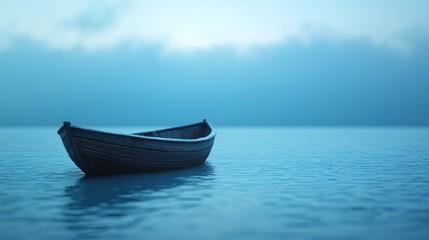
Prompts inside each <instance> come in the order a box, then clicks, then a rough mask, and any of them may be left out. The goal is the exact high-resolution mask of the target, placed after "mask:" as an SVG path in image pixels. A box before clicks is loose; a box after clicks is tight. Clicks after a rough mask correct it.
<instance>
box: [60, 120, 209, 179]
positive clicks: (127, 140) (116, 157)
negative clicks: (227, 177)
mask: <svg viewBox="0 0 429 240" xmlns="http://www.w3.org/2000/svg"><path fill="white" fill-rule="evenodd" d="M201 124H208V123H205V122H203V123H201ZM208 127H210V130H211V126H210V125H209V124H208ZM176 131H177V130H176ZM180 131H187V128H186V127H183V130H180ZM211 131H212V130H211ZM58 134H59V135H60V137H61V139H62V142H63V144H64V147H65V149H66V150H67V153H68V154H69V156H70V158H71V159H72V161H73V162H74V163H75V164H76V166H77V167H79V168H80V169H81V170H82V171H83V172H84V173H85V174H87V175H108V174H122V173H136V172H156V171H164V170H171V169H178V168H186V167H192V166H197V165H200V164H202V163H204V162H205V161H206V159H207V158H208V156H209V154H210V151H211V149H212V146H213V143H214V136H215V134H214V133H210V134H209V135H208V136H206V137H203V138H198V139H174V138H173V139H168V138H165V139H163V138H157V137H147V136H141V135H121V134H112V133H107V132H100V131H95V130H89V129H83V128H79V127H76V126H73V125H71V124H70V123H68V122H65V123H64V125H63V126H62V127H61V128H60V129H59V130H58Z"/></svg>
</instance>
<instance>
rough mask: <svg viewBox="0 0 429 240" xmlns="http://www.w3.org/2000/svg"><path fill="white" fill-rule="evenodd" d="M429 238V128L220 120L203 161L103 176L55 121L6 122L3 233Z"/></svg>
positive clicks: (0, 190) (0, 138) (0, 155)
mask: <svg viewBox="0 0 429 240" xmlns="http://www.w3.org/2000/svg"><path fill="white" fill-rule="evenodd" d="M101 129H105V130H114V131H117V132H124V133H126V132H136V131H140V130H141V128H101ZM145 129H147V128H145ZM428 235H429V128H219V129H218V135H217V138H216V141H215V145H214V148H213V151H212V153H211V155H210V157H209V159H208V161H207V163H206V164H205V165H202V166H200V167H196V168H191V169H185V170H178V171H170V172H163V173H156V174H135V175H121V176H111V177H101V178H100V177H99V178H87V177H85V176H84V175H83V173H82V172H80V170H79V169H78V168H77V167H76V166H75V165H74V164H73V162H72V161H71V160H70V159H69V158H68V155H67V154H66V152H65V150H64V148H63V146H62V143H61V140H60V138H59V137H58V135H56V128H1V129H0V239H47V238H64V239H66V238H67V239H118V238H122V239H144V238H146V239H225V238H227V239H228V238H229V239H286V238H289V239H298V238H299V239H426V237H427V236H428Z"/></svg>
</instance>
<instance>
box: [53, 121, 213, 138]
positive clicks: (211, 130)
mask: <svg viewBox="0 0 429 240" xmlns="http://www.w3.org/2000/svg"><path fill="white" fill-rule="evenodd" d="M65 124H66V123H64V125H65ZM199 124H206V125H207V126H208V128H209V129H210V134H208V135H207V136H205V137H202V138H192V139H184V138H162V137H151V136H145V135H137V134H144V133H150V132H161V131H169V130H176V129H182V128H187V127H192V126H196V125H199ZM64 125H63V126H62V127H61V128H60V129H58V134H59V133H60V132H61V131H62V130H63V128H64ZM70 128H75V129H80V130H83V131H88V132H94V133H102V134H107V135H114V136H121V137H128V138H135V139H143V140H154V141H161V142H174V143H178V142H183V143H198V142H205V141H208V140H210V139H212V138H214V137H215V136H216V131H215V130H214V129H213V127H212V125H211V124H210V123H209V122H208V121H206V120H205V119H204V120H203V121H202V122H198V123H193V124H188V125H183V126H178V127H171V128H163V129H159V130H152V131H146V132H141V133H132V134H123V133H111V132H106V131H101V130H96V129H91V128H84V127H79V126H76V125H73V124H71V123H70ZM73 137H74V136H73Z"/></svg>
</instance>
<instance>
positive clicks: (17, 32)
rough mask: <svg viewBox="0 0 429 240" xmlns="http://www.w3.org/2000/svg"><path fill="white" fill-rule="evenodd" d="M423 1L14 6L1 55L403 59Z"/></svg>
mask: <svg viewBox="0 0 429 240" xmlns="http://www.w3.org/2000/svg"><path fill="white" fill-rule="evenodd" d="M426 9H429V3H428V2H427V1H413V2H412V3H411V2H410V1H398V0H393V1H386V0H382V1H369V0H362V1H347V2H345V1H340V0H325V1H307V0H302V1H274V0H264V1H252V0H250V1H224V0H219V1H186V0H184V1H162V0H159V1H82V0H75V1H37V4H35V2H34V1H19V0H18V1H11V2H9V3H4V2H3V3H1V7H0V49H6V48H8V47H13V46H14V40H15V39H19V38H21V39H22V38H23V39H28V40H31V41H34V42H38V43H41V44H42V45H44V46H46V47H48V48H50V49H54V50H71V49H84V50H88V51H96V50H104V49H110V48H114V47H117V46H120V45H123V44H130V45H131V46H133V47H139V46H140V45H144V44H160V45H161V46H163V47H164V49H166V50H167V51H193V50H198V49H211V48H215V47H231V48H234V49H236V50H238V51H243V50H244V51H245V50H247V49H249V48H252V47H255V46H266V45H272V44H279V43H283V42H287V41H290V40H298V41H301V42H303V43H311V42H312V41H313V40H314V39H316V38H321V37H322V38H325V39H328V40H330V41H343V40H348V39H367V40H369V41H370V42H372V43H373V44H375V45H379V46H382V47H388V48H391V49H393V50H396V51H398V52H408V51H410V49H412V42H410V40H409V38H407V37H406V36H404V34H405V33H406V32H407V31H408V30H409V29H413V28H416V27H418V28H422V29H424V30H429V18H428V17H427V16H426V12H425V10H426Z"/></svg>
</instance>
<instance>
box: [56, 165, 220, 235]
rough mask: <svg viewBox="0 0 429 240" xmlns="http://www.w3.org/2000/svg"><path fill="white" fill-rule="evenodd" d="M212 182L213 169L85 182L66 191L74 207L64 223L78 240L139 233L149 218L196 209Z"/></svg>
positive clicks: (204, 167)
mask: <svg viewBox="0 0 429 240" xmlns="http://www.w3.org/2000/svg"><path fill="white" fill-rule="evenodd" d="M212 179H214V169H213V167H212V166H211V165H210V164H208V163H206V164H203V165H201V166H198V167H194V168H188V169H181V170H175V171H167V172H160V173H152V174H129V175H113V176H107V177H82V178H81V179H79V180H78V181H77V182H76V184H75V185H73V186H69V187H67V188H66V189H65V195H66V196H67V197H68V198H69V199H70V200H71V201H70V202H69V203H68V204H67V205H66V206H65V208H64V221H66V222H67V226H68V228H69V229H70V230H73V232H74V233H75V234H77V235H76V236H75V237H76V238H80V239H85V238H106V237H109V238H111V237H115V236H116V235H118V234H123V232H124V230H125V231H126V230H127V229H129V230H135V229H136V225H138V224H141V223H144V221H143V220H144V219H146V218H148V215H156V214H158V213H159V214H164V215H166V214H167V215H168V211H170V210H171V211H178V210H179V211H181V210H183V209H186V208H190V207H193V206H197V205H198V202H199V201H200V200H201V199H202V198H206V197H207V196H208V194H209V193H208V190H209V188H210V182H211V180H212ZM172 202H174V204H172ZM176 203H177V204H176ZM169 208H170V209H169ZM171 208H174V209H171ZM137 229H139V228H138V227H137ZM136 234H137V233H136ZM140 234H141V233H140Z"/></svg>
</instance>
